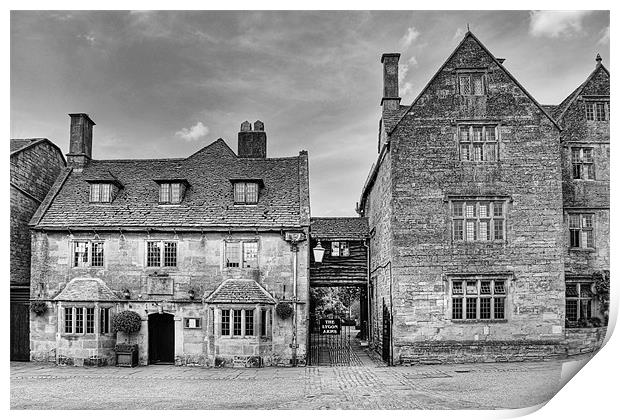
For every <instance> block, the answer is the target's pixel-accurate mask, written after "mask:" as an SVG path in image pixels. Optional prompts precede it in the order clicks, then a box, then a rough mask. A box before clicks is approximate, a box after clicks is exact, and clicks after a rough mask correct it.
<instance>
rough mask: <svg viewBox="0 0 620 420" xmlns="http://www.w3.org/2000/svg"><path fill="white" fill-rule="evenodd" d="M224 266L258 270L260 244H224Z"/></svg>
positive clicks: (253, 242)
mask: <svg viewBox="0 0 620 420" xmlns="http://www.w3.org/2000/svg"><path fill="white" fill-rule="evenodd" d="M224 247H225V249H224V258H225V260H224V266H225V267H229V268H237V267H242V268H257V267H258V242H257V241H255V240H251V241H226V242H224Z"/></svg>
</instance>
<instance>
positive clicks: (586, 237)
mask: <svg viewBox="0 0 620 420" xmlns="http://www.w3.org/2000/svg"><path fill="white" fill-rule="evenodd" d="M592 216H593V215H592V214H569V215H568V231H569V236H570V247H571V248H594V227H593V225H592V223H593V222H592Z"/></svg>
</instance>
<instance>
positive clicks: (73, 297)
mask: <svg viewBox="0 0 620 420" xmlns="http://www.w3.org/2000/svg"><path fill="white" fill-rule="evenodd" d="M54 300H61V301H80V302H82V301H88V302H92V301H97V302H104V301H116V300H119V297H118V296H117V295H116V294H115V293H114V292H113V291H112V289H110V288H109V287H108V286H107V285H106V284H105V283H104V282H103V280H101V279H97V278H84V277H78V278H75V279H73V280H71V281H70V282H69V283H68V284H67V285H66V286H65V288H64V289H62V291H61V292H60V293H59V294H58V295H57V296H56V297H55V298H54Z"/></svg>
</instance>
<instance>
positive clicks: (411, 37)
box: [400, 26, 420, 50]
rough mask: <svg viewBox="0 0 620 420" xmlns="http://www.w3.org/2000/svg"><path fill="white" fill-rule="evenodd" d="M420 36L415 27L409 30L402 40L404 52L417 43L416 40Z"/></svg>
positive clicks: (401, 44)
mask: <svg viewBox="0 0 620 420" xmlns="http://www.w3.org/2000/svg"><path fill="white" fill-rule="evenodd" d="M419 36H420V32H418V31H417V30H416V28H414V27H413V26H412V27H410V28H407V33H406V34H405V35H403V37H402V38H401V39H400V46H401V48H402V49H403V50H406V49H407V48H409V47H410V46H411V44H413V43H414V42H415V40H416V39H418V37H419Z"/></svg>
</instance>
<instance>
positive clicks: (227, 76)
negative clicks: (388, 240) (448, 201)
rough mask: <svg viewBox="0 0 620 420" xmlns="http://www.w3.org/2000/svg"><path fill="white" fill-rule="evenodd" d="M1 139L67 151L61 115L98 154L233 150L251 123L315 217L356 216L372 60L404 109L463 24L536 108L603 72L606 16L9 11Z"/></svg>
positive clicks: (374, 116) (368, 128)
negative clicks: (83, 125) (89, 125)
mask: <svg viewBox="0 0 620 420" xmlns="http://www.w3.org/2000/svg"><path fill="white" fill-rule="evenodd" d="M10 23H11V28H10V48H11V51H10V88H11V95H10V98H11V99H10V130H11V133H10V135H11V138H31V137H45V138H48V139H50V140H52V141H53V142H54V143H56V144H57V145H58V146H59V147H60V148H61V149H62V150H63V153H66V152H68V145H69V117H68V116H67V114H69V113H74V112H85V113H87V114H89V115H90V116H91V118H92V119H93V120H94V121H95V123H96V124H97V125H96V126H95V128H94V134H93V158H94V159H121V158H122V159H143V158H169V157H186V156H189V155H191V154H192V153H194V152H196V151H197V150H199V149H200V148H202V147H204V146H206V145H208V144H210V143H211V142H213V141H215V140H217V139H218V138H223V139H224V140H225V141H226V142H227V143H228V144H229V145H230V146H231V148H232V149H233V150H235V151H236V150H237V133H238V131H239V128H240V125H241V123H242V122H243V121H245V120H248V121H251V122H253V121H255V120H257V119H259V120H261V121H263V122H264V124H265V131H266V132H267V153H268V157H280V156H295V155H297V154H298V153H299V151H300V150H307V151H308V153H309V159H310V195H311V209H312V215H313V216H355V215H356V214H355V204H356V202H357V201H358V200H359V197H360V193H361V189H362V186H363V184H364V181H365V179H366V177H367V175H368V172H369V170H370V167H371V165H372V163H373V162H374V161H375V160H376V157H377V135H378V122H379V118H380V111H381V110H380V106H379V104H380V101H381V96H382V67H381V63H380V58H381V54H382V53H384V52H399V53H401V59H400V75H399V76H400V77H399V78H400V79H401V80H400V93H401V97H402V102H401V104H410V103H411V102H412V101H413V99H414V98H415V97H416V96H417V95H418V93H420V90H421V89H422V88H423V87H424V85H425V84H426V83H427V82H428V81H429V80H430V78H431V77H432V76H433V74H434V73H435V72H436V71H437V70H438V69H439V67H440V66H441V65H442V64H443V62H444V61H445V60H446V58H447V57H448V56H449V55H450V53H451V52H452V51H453V50H454V48H455V47H456V46H457V45H458V43H459V42H460V41H461V40H462V38H463V36H464V34H465V32H466V30H467V25H468V24H469V27H470V29H471V31H472V32H473V33H474V34H475V35H476V36H477V37H478V38H479V39H480V41H481V42H482V43H483V44H485V45H486V46H487V48H488V49H489V50H490V51H491V52H492V53H493V54H494V55H495V56H496V57H500V58H505V59H506V61H505V62H504V65H505V66H506V67H507V68H508V70H509V71H510V72H511V73H512V74H513V75H514V76H515V77H516V78H517V80H519V82H520V83H521V84H522V85H523V86H524V87H525V88H526V89H527V90H528V91H529V92H530V93H531V94H532V95H533V96H534V97H535V98H536V99H537V100H538V101H539V102H540V103H541V104H558V103H559V102H561V101H562V100H563V99H564V98H565V97H566V96H567V95H568V94H569V93H570V92H572V91H573V90H574V89H575V88H576V87H577V86H578V85H579V84H581V83H582V82H583V81H584V80H585V78H586V77H587V76H588V75H589V74H590V72H591V71H592V70H593V69H594V66H595V60H594V59H595V56H596V54H597V53H600V54H601V56H602V58H603V64H605V65H606V66H607V68H610V65H609V13H608V12H606V11H592V12H589V11H574V12H571V11H564V12H560V11H537V12H530V11H497V12H494V11H454V12H450V11H434V12H433V11H372V12H368V11H342V12H337V11H326V12H321V11H309V12H302V11H293V12H261V11H204V12H203V11H187V12H171V11H161V12H149V11H136V12H129V11H86V12H73V11H71V12H67V11H58V12H55V11H44V12H40V11H12V12H11V17H10Z"/></svg>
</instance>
